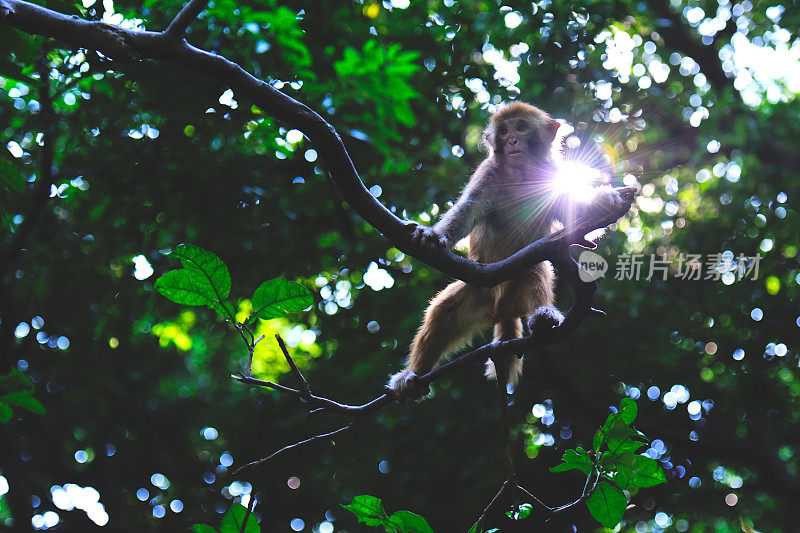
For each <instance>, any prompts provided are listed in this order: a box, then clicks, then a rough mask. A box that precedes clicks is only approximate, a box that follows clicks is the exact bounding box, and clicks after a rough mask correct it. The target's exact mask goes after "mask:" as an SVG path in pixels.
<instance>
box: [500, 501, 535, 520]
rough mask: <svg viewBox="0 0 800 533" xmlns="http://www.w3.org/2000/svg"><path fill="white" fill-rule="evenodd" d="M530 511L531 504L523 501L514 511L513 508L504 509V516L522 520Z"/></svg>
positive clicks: (531, 508) (531, 509)
mask: <svg viewBox="0 0 800 533" xmlns="http://www.w3.org/2000/svg"><path fill="white" fill-rule="evenodd" d="M531 511H533V505H531V504H529V503H523V504H521V505H520V506H519V508H518V509H517V510H516V511H515V510H514V509H510V510H508V511H506V516H507V517H509V518H511V519H513V520H524V519H526V518H528V517H529V516H530V515H531Z"/></svg>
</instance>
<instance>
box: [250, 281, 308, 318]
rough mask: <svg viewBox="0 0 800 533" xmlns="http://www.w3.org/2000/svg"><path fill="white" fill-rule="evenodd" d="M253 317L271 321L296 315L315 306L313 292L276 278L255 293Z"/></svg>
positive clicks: (262, 285)
mask: <svg viewBox="0 0 800 533" xmlns="http://www.w3.org/2000/svg"><path fill="white" fill-rule="evenodd" d="M252 303H253V314H252V315H251V316H253V317H256V316H257V317H258V318H263V319H264V320H269V319H270V318H280V317H282V316H283V315H285V314H286V313H296V312H298V311H302V310H303V309H306V308H307V307H309V306H311V305H313V304H314V297H313V296H312V295H311V292H310V291H309V290H308V289H306V288H305V287H303V286H302V285H300V284H299V283H295V282H293V281H286V280H285V279H281V278H275V279H271V280H269V281H265V282H264V283H262V284H261V285H259V287H258V288H257V289H256V291H255V293H253V300H252Z"/></svg>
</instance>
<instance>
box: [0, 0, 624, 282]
mask: <svg viewBox="0 0 800 533" xmlns="http://www.w3.org/2000/svg"><path fill="white" fill-rule="evenodd" d="M2 1H3V2H5V4H4V5H7V6H8V8H7V9H0V21H2V20H5V21H6V22H7V23H8V24H10V25H11V26H14V27H16V28H18V29H20V30H22V31H24V32H27V33H33V34H38V35H46V36H50V37H55V38H58V39H61V40H63V41H65V42H67V43H69V44H71V45H73V46H78V47H84V48H89V49H91V50H97V51H99V52H101V53H103V54H105V55H107V56H110V57H112V58H114V59H116V60H121V61H131V60H136V59H159V60H162V61H167V62H170V63H173V64H176V65H180V66H183V67H186V68H189V69H192V70H194V71H197V72H199V73H201V74H203V75H206V76H208V77H211V78H213V79H215V80H217V81H219V82H220V83H222V84H224V85H226V86H227V87H230V88H231V89H233V90H234V91H235V92H238V93H240V94H242V95H244V96H245V97H246V98H248V99H250V100H251V101H253V102H255V104H256V105H258V106H259V107H260V108H261V109H263V110H264V111H265V112H267V113H269V114H270V115H272V116H274V117H275V118H277V119H278V120H281V121H282V122H285V123H286V124H287V125H289V126H291V127H292V128H296V129H298V130H300V131H302V132H303V133H304V134H305V135H306V136H307V137H308V138H309V139H310V140H311V142H312V143H314V145H315V147H316V148H317V152H318V153H319V154H320V156H321V157H322V159H323V160H324V161H325V163H326V168H327V171H328V174H329V175H330V177H331V179H332V180H333V182H334V183H335V184H336V186H337V187H338V188H339V190H340V191H341V193H342V195H343V196H344V198H345V199H346V200H347V202H348V203H349V204H350V205H351V206H352V207H353V209H355V211H356V212H357V213H358V214H359V215H360V216H361V217H362V218H363V219H364V220H366V221H367V222H368V223H369V224H370V225H372V226H373V227H374V228H375V229H377V230H378V231H379V232H381V233H382V234H383V235H385V236H386V237H387V238H388V239H389V240H391V241H392V243H393V244H395V246H397V248H398V249H400V250H402V251H403V252H405V253H407V254H409V255H412V256H414V257H416V258H418V259H420V260H422V261H425V262H426V263H428V264H429V265H431V266H433V267H434V268H436V269H438V270H440V271H442V272H444V273H446V274H449V275H451V276H453V277H455V278H458V279H460V280H463V281H465V282H467V283H470V284H472V285H476V286H482V287H489V286H494V285H497V284H498V283H500V282H502V281H505V280H506V279H509V278H511V277H512V276H514V275H515V274H518V273H519V272H521V271H523V270H525V269H526V268H529V267H530V266H531V265H533V264H535V263H538V262H540V261H544V260H546V259H547V258H548V257H549V256H552V255H553V254H554V253H555V251H556V249H557V248H558V247H561V246H562V245H564V244H582V243H583V242H584V240H583V236H584V235H585V234H586V233H587V232H588V231H589V230H590V229H595V228H596V227H605V226H606V225H608V224H611V223H612V222H614V221H616V220H617V219H618V218H619V217H621V216H622V215H623V214H624V213H625V212H627V210H628V208H629V207H630V202H631V201H632V200H633V191H632V190H631V191H628V192H625V191H627V189H622V190H621V192H622V194H623V196H624V197H625V199H626V200H628V204H627V205H626V206H625V209H624V211H620V212H615V213H607V214H606V216H605V217H604V218H603V219H602V220H601V222H602V224H601V225H593V223H596V222H597V220H596V219H595V220H587V219H582V220H579V221H578V222H576V223H575V224H573V225H572V226H571V227H570V228H568V229H567V230H564V231H562V232H561V233H560V234H557V235H556V236H551V237H548V238H546V239H541V240H539V241H537V242H535V243H532V244H530V245H528V246H527V247H525V248H523V249H522V250H520V251H519V252H517V253H515V254H514V255H512V256H511V257H508V258H507V259H504V260H502V261H498V262H496V263H489V264H485V265H483V264H479V263H476V262H474V261H471V260H469V259H467V258H465V257H462V256H460V255H458V254H455V253H453V252H452V251H450V250H446V249H444V248H440V247H434V246H430V245H426V244H424V243H417V242H414V241H413V240H412V239H411V235H412V233H411V231H410V229H409V226H408V224H407V222H404V221H402V220H400V219H399V218H398V217H396V216H395V215H394V214H393V213H392V212H391V211H389V210H388V209H387V208H386V206H384V205H383V204H382V203H380V202H379V201H378V200H377V199H376V198H375V197H374V196H372V194H370V192H369V190H367V188H366V187H365V186H364V183H363V182H362V181H361V178H360V177H359V175H358V171H357V170H356V168H355V166H354V165H353V161H352V160H351V159H350V156H349V154H348V153H347V150H346V149H345V146H344V143H343V142H342V138H341V137H340V136H339V134H338V133H337V132H336V130H335V129H334V128H333V126H332V125H331V124H329V123H328V122H326V121H325V119H323V118H322V117H321V116H320V115H319V114H318V113H316V112H315V111H313V110H312V109H310V108H309V107H308V106H306V105H305V104H302V103H300V102H298V101H297V100H295V99H294V98H292V97H290V96H288V95H286V94H283V93H282V92H280V91H278V90H277V89H275V88H274V87H273V86H272V85H270V84H269V83H267V82H265V81H263V80H260V79H258V78H256V77H255V76H253V75H252V74H250V73H248V72H247V71H245V70H244V69H243V68H242V67H241V66H239V65H238V64H236V63H234V62H233V61H230V60H228V59H226V58H224V57H222V56H220V55H217V54H214V53H212V52H208V51H206V50H202V49H200V48H197V47H194V46H192V45H190V44H188V43H187V42H186V41H184V40H180V39H174V38H173V35H172V34H170V33H167V32H168V31H170V30H169V28H168V29H167V31H164V32H152V31H139V30H129V29H125V28H120V27H118V26H113V25H110V24H106V23H104V22H96V21H87V20H83V19H80V18H78V17H70V16H67V15H64V14H62V13H58V12H56V11H52V10H50V9H46V8H43V7H40V6H37V5H35V4H31V3H29V2H25V1H23V0H2ZM201 3H202V2H199V1H197V2H195V1H194V0H193V1H192V2H190V3H189V5H187V6H186V7H185V8H184V11H182V12H181V13H182V14H183V13H184V12H186V14H185V16H181V14H179V15H178V17H176V20H174V21H173V23H172V24H171V25H170V26H171V27H172V28H173V31H177V29H176V28H180V27H183V25H184V23H185V21H186V20H187V19H189V15H190V14H192V13H194V12H195V11H197V9H198V6H199V5H200V4H201ZM179 19H180V20H179ZM589 226H591V228H589ZM586 228H589V229H586Z"/></svg>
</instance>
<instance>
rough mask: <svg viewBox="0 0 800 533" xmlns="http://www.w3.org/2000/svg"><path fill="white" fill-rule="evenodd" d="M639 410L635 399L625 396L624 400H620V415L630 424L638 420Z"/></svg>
mask: <svg viewBox="0 0 800 533" xmlns="http://www.w3.org/2000/svg"><path fill="white" fill-rule="evenodd" d="M638 412H639V410H638V408H637V406H636V402H635V401H634V400H633V399H631V398H623V399H622V401H621V402H619V416H620V418H621V419H622V420H623V421H625V423H626V424H628V425H629V426H630V425H631V424H633V421H634V420H636V415H637V414H638Z"/></svg>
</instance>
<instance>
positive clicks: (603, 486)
mask: <svg viewBox="0 0 800 533" xmlns="http://www.w3.org/2000/svg"><path fill="white" fill-rule="evenodd" d="M586 506H587V507H588V508H589V512H590V513H592V516H593V517H595V519H597V521H598V522H600V523H601V524H603V525H604V526H606V527H610V528H613V527H616V525H617V524H619V523H620V521H621V520H622V515H623V514H624V513H625V508H626V507H627V506H628V500H627V499H625V494H624V493H623V492H622V490H620V488H619V487H615V486H614V485H612V484H611V483H609V482H607V481H601V482H600V483H598V484H597V487H596V488H595V490H594V492H593V493H592V495H591V496H589V499H587V500H586Z"/></svg>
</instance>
